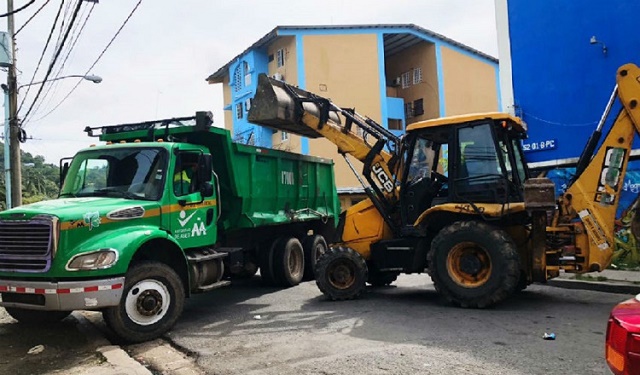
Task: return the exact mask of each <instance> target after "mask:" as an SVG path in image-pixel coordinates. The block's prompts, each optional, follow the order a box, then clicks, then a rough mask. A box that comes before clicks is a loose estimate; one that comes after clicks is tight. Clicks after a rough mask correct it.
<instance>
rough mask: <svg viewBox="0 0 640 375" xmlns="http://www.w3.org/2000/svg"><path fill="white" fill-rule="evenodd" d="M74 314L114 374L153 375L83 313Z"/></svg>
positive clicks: (82, 330) (79, 327) (101, 372)
mask: <svg viewBox="0 0 640 375" xmlns="http://www.w3.org/2000/svg"><path fill="white" fill-rule="evenodd" d="M72 315H73V317H74V318H75V319H76V320H77V321H78V329H79V330H80V331H81V332H82V333H84V334H85V335H86V337H87V339H88V340H91V341H93V342H94V343H95V344H96V346H97V349H96V353H98V355H99V356H101V357H102V358H104V360H105V362H106V364H107V366H106V367H108V370H107V371H109V370H111V372H113V374H133V375H153V373H152V372H151V371H149V369H147V368H146V367H144V366H143V365H142V364H141V363H139V362H137V361H136V360H135V359H133V358H131V356H129V354H128V353H127V352H126V351H124V350H123V349H122V348H121V347H120V346H118V345H112V344H111V342H109V341H108V340H107V339H106V338H105V337H104V336H103V335H102V333H100V331H99V330H98V329H97V328H96V327H95V326H94V325H93V323H92V322H91V321H90V320H89V319H87V318H86V317H85V316H84V315H82V313H80V312H77V311H76V312H73V313H72ZM103 366H104V365H103ZM103 366H101V367H103ZM99 373H100V374H104V371H99Z"/></svg>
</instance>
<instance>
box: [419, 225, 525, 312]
mask: <svg viewBox="0 0 640 375" xmlns="http://www.w3.org/2000/svg"><path fill="white" fill-rule="evenodd" d="M428 261H429V270H430V273H431V279H432V280H433V283H434V285H435V288H436V291H438V292H439V293H440V294H441V295H442V296H443V297H444V298H445V299H446V300H448V301H450V302H452V303H454V304H456V305H460V306H462V307H474V308H484V307H487V306H491V305H493V304H495V303H498V302H500V301H502V300H504V299H506V298H507V297H509V296H510V295H511V294H513V293H514V291H515V290H516V288H517V286H518V281H519V280H520V258H519V255H518V252H517V248H516V245H515V244H514V243H513V241H512V240H511V239H510V237H509V236H508V235H507V234H506V233H505V232H504V231H502V230H501V229H498V228H495V227H492V226H490V225H488V224H486V223H483V222H477V221H459V222H456V223H454V224H451V225H449V226H448V227H445V228H444V229H442V230H441V231H440V233H438V235H437V236H436V237H435V238H434V239H433V242H432V243H431V251H430V252H429V255H428Z"/></svg>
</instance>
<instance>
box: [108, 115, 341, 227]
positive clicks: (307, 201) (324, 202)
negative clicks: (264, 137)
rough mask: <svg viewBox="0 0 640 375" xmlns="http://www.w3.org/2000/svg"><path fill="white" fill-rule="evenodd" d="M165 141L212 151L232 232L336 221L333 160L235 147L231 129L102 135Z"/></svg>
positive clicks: (225, 224)
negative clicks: (262, 227)
mask: <svg viewBox="0 0 640 375" xmlns="http://www.w3.org/2000/svg"><path fill="white" fill-rule="evenodd" d="M167 138H169V139H172V140H173V139H179V141H180V142H182V143H188V144H194V145H202V146H204V147H206V148H207V149H208V150H209V151H210V152H211V155H212V159H213V160H212V161H213V169H214V172H215V174H216V175H217V177H218V181H219V184H220V199H219V202H218V204H219V208H220V210H221V217H220V220H219V229H222V230H225V231H231V232H232V231H235V230H241V229H245V228H256V227H260V226H268V225H273V224H283V223H290V222H303V221H309V220H318V219H320V220H322V221H325V222H326V221H327V220H330V221H332V222H333V223H337V222H338V215H339V213H340V202H339V200H338V195H337V191H336V187H335V176H334V172H333V161H332V160H331V159H323V158H318V157H313V156H308V155H301V154H295V153H291V152H285V151H280V150H273V149H267V148H261V147H255V146H250V145H244V144H239V143H235V142H232V140H231V136H230V133H229V131H228V130H226V129H222V128H217V127H208V128H206V129H201V130H197V129H194V127H193V126H178V127H173V128H169V129H162V128H160V129H155V130H153V134H151V133H150V132H149V131H147V130H144V131H142V130H141V131H130V132H121V133H116V134H109V133H103V134H102V135H100V140H101V141H110V142H121V141H124V142H133V141H136V140H140V141H153V140H155V141H157V140H158V139H167ZM180 142H178V143H180ZM165 143H166V142H165Z"/></svg>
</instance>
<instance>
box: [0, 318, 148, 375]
mask: <svg viewBox="0 0 640 375" xmlns="http://www.w3.org/2000/svg"><path fill="white" fill-rule="evenodd" d="M0 333H1V334H0V373H2V374H13V375H32V374H64V375H129V374H133V375H151V374H152V373H151V371H149V370H148V369H147V368H146V367H145V366H143V365H142V364H140V363H138V362H137V361H135V360H134V359H133V358H131V356H130V355H129V354H128V353H127V352H125V351H124V350H123V349H122V348H121V347H119V346H114V345H112V344H111V343H110V342H109V341H108V340H107V339H106V338H105V337H104V335H103V334H102V333H101V332H100V331H99V330H98V329H97V328H96V327H95V326H94V324H92V323H91V322H90V321H89V320H88V319H87V318H86V317H85V316H84V315H83V313H80V312H74V313H73V314H72V315H71V316H70V317H68V318H66V319H64V320H63V321H62V322H60V324H55V325H47V326H40V325H36V324H34V325H21V324H18V323H17V322H16V321H15V320H13V319H12V318H11V317H10V316H9V315H8V314H7V313H6V311H5V309H3V308H0Z"/></svg>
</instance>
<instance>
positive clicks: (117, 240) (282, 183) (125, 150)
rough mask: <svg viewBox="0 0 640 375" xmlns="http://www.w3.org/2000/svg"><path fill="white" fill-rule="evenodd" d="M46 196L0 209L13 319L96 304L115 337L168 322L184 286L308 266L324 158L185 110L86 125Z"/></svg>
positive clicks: (319, 229)
mask: <svg viewBox="0 0 640 375" xmlns="http://www.w3.org/2000/svg"><path fill="white" fill-rule="evenodd" d="M85 131H87V132H88V133H89V135H90V136H94V137H99V139H100V140H101V141H103V142H106V144H103V145H99V146H93V147H89V148H87V149H83V150H81V151H79V152H78V153H77V154H76V155H75V156H74V157H73V158H72V159H71V158H70V159H63V160H62V161H61V183H62V185H61V191H60V196H59V199H56V200H50V201H44V202H39V203H35V204H31V205H27V206H22V207H17V208H14V209H11V210H7V211H4V212H1V213H0V293H1V296H2V302H0V305H1V306H3V307H4V308H5V309H6V310H7V311H8V313H9V314H10V315H11V316H12V317H14V318H15V319H17V320H18V321H20V322H24V323H43V322H51V321H56V320H61V319H63V318H64V317H66V316H67V315H68V314H69V313H70V312H71V311H73V310H99V311H102V314H103V317H104V319H105V322H106V323H107V325H108V326H109V327H110V328H111V329H112V330H113V331H114V332H115V333H116V334H117V335H118V336H119V337H121V338H122V339H124V340H127V341H130V342H137V341H145V340H149V339H152V338H155V337H157V336H159V335H161V334H162V333H164V332H166V331H167V330H169V329H170V328H171V327H172V326H173V324H174V323H175V322H176V320H177V319H178V317H179V316H180V314H181V312H182V308H183V304H184V299H185V297H188V296H189V295H191V294H192V293H200V292H206V291H209V290H212V289H216V288H218V287H221V286H225V285H228V284H229V283H230V280H233V277H234V276H235V277H248V276H253V275H254V274H255V273H256V271H257V269H258V267H259V268H260V274H261V277H262V278H263V279H264V280H265V281H266V282H268V283H270V284H275V285H279V286H283V287H288V286H294V285H296V284H298V283H299V282H300V281H301V280H302V279H303V278H304V277H306V278H309V279H310V278H312V277H313V267H314V265H315V261H316V260H317V258H318V257H319V256H320V255H321V254H322V252H323V251H325V250H326V247H327V245H326V241H325V237H328V236H331V235H332V234H333V231H334V229H335V225H336V223H337V217H338V214H339V201H338V196H337V192H336V188H335V177H334V172H333V162H332V161H331V160H326V159H320V158H316V157H310V156H305V155H299V154H293V153H289V152H283V151H277V150H272V149H265V148H260V147H254V146H249V145H244V144H238V143H234V142H232V140H231V137H230V134H229V132H228V131H227V130H225V129H220V128H216V127H213V126H212V118H211V115H210V113H208V112H198V113H196V116H194V117H185V118H173V119H167V120H159V121H149V122H142V123H135V124H121V125H113V126H103V127H95V128H90V127H88V128H86V129H85Z"/></svg>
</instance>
